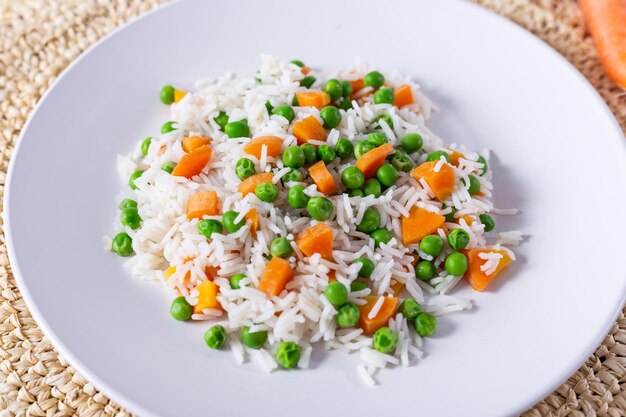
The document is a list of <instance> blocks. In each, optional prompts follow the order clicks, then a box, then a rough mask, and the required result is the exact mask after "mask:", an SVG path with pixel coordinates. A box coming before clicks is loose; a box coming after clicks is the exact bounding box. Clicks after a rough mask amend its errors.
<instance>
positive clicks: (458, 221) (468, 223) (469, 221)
mask: <svg viewBox="0 0 626 417" xmlns="http://www.w3.org/2000/svg"><path fill="white" fill-rule="evenodd" d="M461 219H463V220H465V223H467V225H468V226H471V225H472V223H474V218H473V217H472V216H468V215H467V214H465V215H463V216H461V217H459V218H458V219H457V220H456V222H457V223H458V224H461Z"/></svg>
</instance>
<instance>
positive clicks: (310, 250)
mask: <svg viewBox="0 0 626 417" xmlns="http://www.w3.org/2000/svg"><path fill="white" fill-rule="evenodd" d="M296 245H298V248H300V250H301V251H302V253H303V254H305V255H306V256H312V255H313V254H314V253H319V254H320V255H321V256H322V258H324V259H326V260H329V261H330V260H332V259H333V231H332V229H331V228H330V227H328V225H327V224H326V223H318V224H316V225H315V226H313V227H311V228H309V229H305V230H304V231H303V232H301V233H300V234H299V235H298V237H297V238H296Z"/></svg>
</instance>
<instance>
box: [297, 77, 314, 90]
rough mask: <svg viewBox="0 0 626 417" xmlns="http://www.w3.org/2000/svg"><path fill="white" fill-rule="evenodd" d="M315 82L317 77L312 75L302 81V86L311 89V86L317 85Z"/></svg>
mask: <svg viewBox="0 0 626 417" xmlns="http://www.w3.org/2000/svg"><path fill="white" fill-rule="evenodd" d="M315 81H316V80H315V77H313V76H312V75H307V76H306V77H304V78H303V79H301V80H300V85H301V86H302V87H305V88H311V86H312V85H313V84H315Z"/></svg>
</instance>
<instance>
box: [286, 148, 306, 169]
mask: <svg viewBox="0 0 626 417" xmlns="http://www.w3.org/2000/svg"><path fill="white" fill-rule="evenodd" d="M282 158H283V164H285V166H286V167H289V168H300V167H301V166H302V165H304V162H305V161H306V156H305V154H304V151H303V150H302V148H300V147H298V146H294V145H291V146H287V148H286V149H285V152H283V157H282Z"/></svg>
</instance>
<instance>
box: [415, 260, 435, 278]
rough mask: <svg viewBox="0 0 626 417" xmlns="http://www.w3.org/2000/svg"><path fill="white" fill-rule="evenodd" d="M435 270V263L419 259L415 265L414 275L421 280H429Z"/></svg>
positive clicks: (433, 275)
mask: <svg viewBox="0 0 626 417" xmlns="http://www.w3.org/2000/svg"><path fill="white" fill-rule="evenodd" d="M436 272H437V271H436V268H435V265H434V264H433V263H432V262H430V261H419V262H418V263H417V265H415V276H416V277H417V278H419V279H421V280H422V281H430V280H431V279H433V278H434V277H435V273H436Z"/></svg>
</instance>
